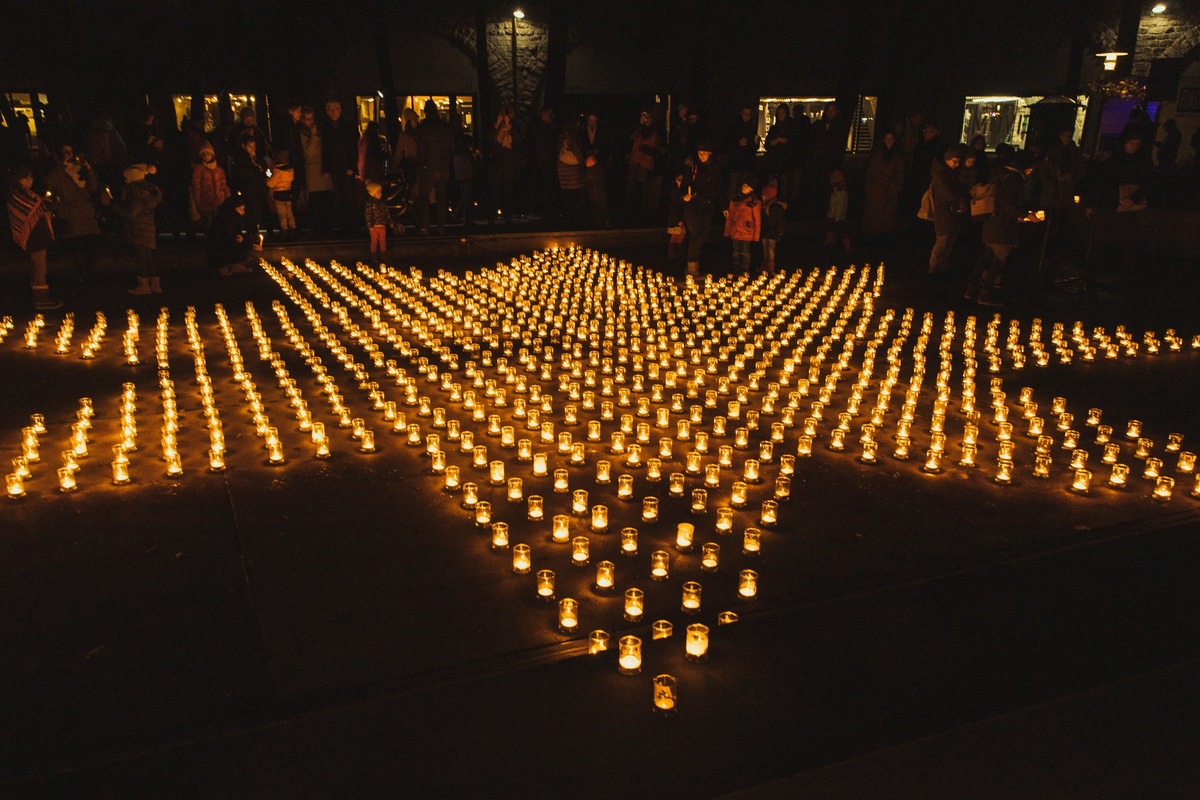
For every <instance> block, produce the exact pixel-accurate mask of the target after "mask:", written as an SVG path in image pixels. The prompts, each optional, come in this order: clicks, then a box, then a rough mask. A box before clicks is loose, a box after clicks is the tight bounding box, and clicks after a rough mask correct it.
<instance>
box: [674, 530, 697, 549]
mask: <svg viewBox="0 0 1200 800" xmlns="http://www.w3.org/2000/svg"><path fill="white" fill-rule="evenodd" d="M695 533H696V526H695V525H692V524H691V523H690V522H680V523H679V524H678V525H676V526H675V549H676V550H678V551H680V552H681V553H687V552H690V551H691V549H692V537H693V536H694V535H695Z"/></svg>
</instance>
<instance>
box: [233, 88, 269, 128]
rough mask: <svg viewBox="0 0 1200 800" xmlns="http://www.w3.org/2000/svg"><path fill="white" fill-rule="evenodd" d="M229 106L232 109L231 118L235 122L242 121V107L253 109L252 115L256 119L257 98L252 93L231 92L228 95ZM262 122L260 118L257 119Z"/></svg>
mask: <svg viewBox="0 0 1200 800" xmlns="http://www.w3.org/2000/svg"><path fill="white" fill-rule="evenodd" d="M229 108H230V109H232V110H233V118H234V121H236V122H241V121H242V109H243V108H250V109H252V110H253V111H254V117H255V119H256V120H258V98H257V97H255V96H254V95H252V94H231V95H229ZM258 122H259V124H260V125H261V124H262V121H261V120H258Z"/></svg>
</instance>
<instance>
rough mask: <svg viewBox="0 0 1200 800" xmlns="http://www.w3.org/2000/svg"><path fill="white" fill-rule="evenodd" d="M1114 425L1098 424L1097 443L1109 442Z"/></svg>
mask: <svg viewBox="0 0 1200 800" xmlns="http://www.w3.org/2000/svg"><path fill="white" fill-rule="evenodd" d="M1112 433H1113V428H1112V425H1097V426H1096V444H1108V442H1109V441H1110V440H1111V439H1112Z"/></svg>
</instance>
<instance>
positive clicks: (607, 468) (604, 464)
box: [596, 459, 612, 486]
mask: <svg viewBox="0 0 1200 800" xmlns="http://www.w3.org/2000/svg"><path fill="white" fill-rule="evenodd" d="M611 480H612V463H611V462H609V461H606V460H603V459H601V460H599V461H597V462H596V483H598V484H600V485H601V486H604V485H607V484H608V483H609V481H611Z"/></svg>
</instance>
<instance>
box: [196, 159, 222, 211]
mask: <svg viewBox="0 0 1200 800" xmlns="http://www.w3.org/2000/svg"><path fill="white" fill-rule="evenodd" d="M230 194H231V192H230V191H229V184H228V183H227V182H226V181H225V170H223V169H221V168H220V167H213V168H212V169H209V168H208V167H206V166H204V165H203V164H197V165H196V166H195V167H193V168H192V199H193V200H195V201H196V210H197V211H199V212H200V213H201V214H209V213H212V212H214V211H216V210H217V209H218V208H220V207H221V203H224V202H225V201H226V200H227V199H228V198H229V195H230Z"/></svg>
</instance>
